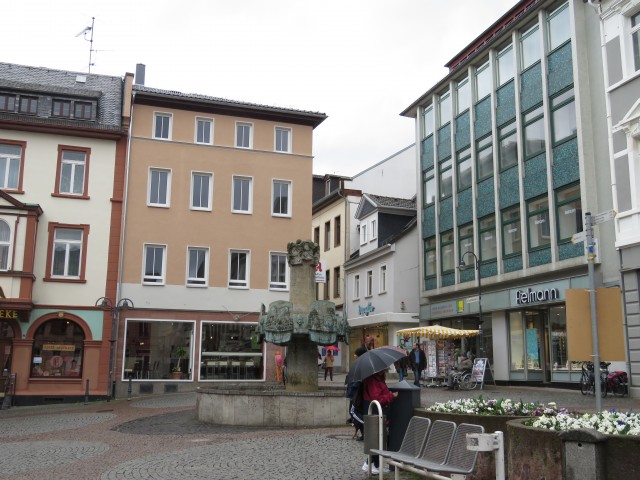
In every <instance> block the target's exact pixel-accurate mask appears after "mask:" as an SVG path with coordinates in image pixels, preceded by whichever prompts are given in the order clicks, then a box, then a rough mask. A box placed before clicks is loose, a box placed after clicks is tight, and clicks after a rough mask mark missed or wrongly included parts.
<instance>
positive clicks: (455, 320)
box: [402, 0, 623, 383]
mask: <svg viewBox="0 0 640 480" xmlns="http://www.w3.org/2000/svg"><path fill="white" fill-rule="evenodd" d="M598 28H599V18H598V15H597V13H596V11H595V10H594V9H593V8H592V7H591V6H589V5H588V4H585V3H584V2H583V1H582V0H570V1H561V2H558V1H542V0H523V1H520V2H518V3H517V4H516V5H515V6H514V7H513V8H512V9H511V10H509V11H508V12H507V13H506V14H505V15H503V16H502V17H501V18H499V19H498V20H497V21H496V22H495V23H494V24H493V25H491V26H490V27H489V28H488V29H487V30H485V31H484V32H483V33H482V34H481V35H480V36H479V37H478V38H476V39H475V40H474V41H473V42H472V43H471V44H469V45H468V46H467V47H466V48H465V49H464V50H463V51H461V52H460V53H458V54H457V55H456V56H455V57H454V58H453V59H452V60H451V61H450V62H449V63H448V64H447V65H446V67H447V68H448V69H449V73H448V74H447V75H446V76H445V78H443V79H442V80H441V81H439V82H438V83H437V84H435V85H433V86H432V87H431V88H429V90H427V92H426V93H425V94H424V95H422V96H421V97H420V98H419V99H417V100H416V101H415V102H414V103H413V104H412V105H410V106H409V107H408V108H407V109H406V110H405V111H404V112H402V115H404V116H408V117H413V118H415V119H416V139H417V144H418V145H420V148H419V154H418V159H417V164H418V178H419V184H420V188H418V192H419V193H418V196H419V207H418V208H419V215H418V218H419V226H420V233H421V242H422V249H421V262H420V263H421V265H420V268H421V276H420V278H421V286H420V288H421V310H420V320H421V324H436V323H437V324H442V325H445V326H452V327H456V328H465V329H467V328H478V327H479V326H482V330H483V336H482V337H480V338H483V340H482V345H480V341H478V342H476V345H474V348H475V350H476V353H477V354H484V356H487V357H488V358H489V359H490V361H491V365H492V367H493V370H494V375H495V377H496V379H497V380H499V381H500V380H501V381H506V382H533V383H539V382H543V383H547V382H561V383H564V382H572V381H577V380H578V378H579V375H578V373H579V367H577V365H576V364H574V363H573V362H571V361H570V359H569V357H568V336H567V324H566V314H567V312H566V303H565V300H566V291H567V290H569V289H585V288H588V283H589V282H588V275H587V262H586V258H585V245H584V242H583V241H579V242H575V243H574V242H572V237H573V236H574V235H575V234H578V233H580V232H582V231H583V219H584V213H585V212H591V213H593V214H596V213H598V212H602V211H607V210H610V209H611V208H612V196H611V174H610V169H609V165H608V161H607V158H608V144H607V134H606V130H607V115H606V108H605V99H604V95H603V92H604V87H603V72H602V68H603V67H602V65H603V64H602V55H601V48H600V35H599V32H598ZM595 233H596V237H597V243H596V246H595V248H596V250H597V252H596V253H597V257H596V258H597V259H596V262H597V263H596V266H595V272H596V275H595V278H596V286H597V287H603V286H605V287H612V286H613V287H617V286H619V283H620V282H619V270H618V261H617V253H616V252H615V247H614V228H613V224H612V223H611V222H609V224H604V223H603V224H601V225H598V228H597V231H596V232H595ZM574 240H575V238H574ZM467 252H470V253H467ZM461 261H464V262H465V263H466V264H467V265H471V266H472V267H477V268H466V269H461V268H459V266H460V263H461ZM479 307H481V312H482V319H481V320H480V318H479V310H480V309H479ZM584 327H585V328H590V323H589V319H588V318H585V324H584ZM620 335H622V329H621V330H620ZM604 360H606V359H604ZM620 367H623V365H620Z"/></svg>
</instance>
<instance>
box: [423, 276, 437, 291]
mask: <svg viewBox="0 0 640 480" xmlns="http://www.w3.org/2000/svg"><path fill="white" fill-rule="evenodd" d="M436 288H438V279H437V278H436V277H430V278H427V279H425V281H424V289H425V290H435V289H436Z"/></svg>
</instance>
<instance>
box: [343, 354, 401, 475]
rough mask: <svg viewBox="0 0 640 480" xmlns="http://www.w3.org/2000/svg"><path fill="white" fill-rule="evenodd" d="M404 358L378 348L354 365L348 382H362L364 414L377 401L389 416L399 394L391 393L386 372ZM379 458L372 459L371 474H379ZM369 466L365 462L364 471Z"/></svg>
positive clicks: (361, 357)
mask: <svg viewBox="0 0 640 480" xmlns="http://www.w3.org/2000/svg"><path fill="white" fill-rule="evenodd" d="M402 357H404V353H403V352H402V351H400V350H396V349H395V348H393V347H378V348H374V349H372V350H368V351H366V352H365V353H363V354H362V355H361V356H360V357H359V358H358V359H357V360H356V361H355V362H354V364H353V366H352V368H351V370H349V373H348V374H347V382H355V381H362V386H361V388H360V390H361V392H362V400H363V408H362V411H363V413H364V414H367V413H368V412H369V405H370V404H371V402H373V401H374V400H377V401H378V402H379V403H380V405H381V407H382V412H381V413H382V414H383V415H388V412H389V407H390V406H391V402H393V400H394V399H395V398H396V397H397V395H398V393H397V392H391V391H390V390H389V388H388V387H387V384H386V381H385V370H387V368H389V366H390V365H391V364H392V363H393V362H395V361H397V360H400V359H401V358H402ZM374 406H375V405H374ZM371 413H372V414H377V413H378V411H377V408H372V410H371ZM378 462H379V457H378V456H376V455H373V456H372V457H371V463H372V465H371V466H372V468H371V472H372V473H374V474H377V473H379V471H378V466H379V463H378ZM368 469H369V465H368V464H367V462H366V461H365V463H364V465H363V466H362V470H364V471H365V472H366V471H368Z"/></svg>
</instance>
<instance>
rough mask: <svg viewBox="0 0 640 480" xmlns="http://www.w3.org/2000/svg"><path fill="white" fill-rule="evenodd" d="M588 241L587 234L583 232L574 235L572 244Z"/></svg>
mask: <svg viewBox="0 0 640 480" xmlns="http://www.w3.org/2000/svg"><path fill="white" fill-rule="evenodd" d="M586 239H587V234H586V232H584V231H582V232H578V233H574V234H573V236H572V237H571V243H580V242H584V241H585V240H586Z"/></svg>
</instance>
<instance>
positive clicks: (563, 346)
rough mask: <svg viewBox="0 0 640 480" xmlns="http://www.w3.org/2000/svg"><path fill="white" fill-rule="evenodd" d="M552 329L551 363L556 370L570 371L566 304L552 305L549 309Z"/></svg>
mask: <svg viewBox="0 0 640 480" xmlns="http://www.w3.org/2000/svg"><path fill="white" fill-rule="evenodd" d="M549 316H550V318H549V327H550V329H551V339H550V342H551V345H550V349H551V365H552V368H553V371H554V372H559V371H563V370H564V371H568V370H569V367H570V364H569V355H568V349H567V316H566V309H565V307H564V306H561V307H552V308H551V309H550V311H549Z"/></svg>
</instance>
